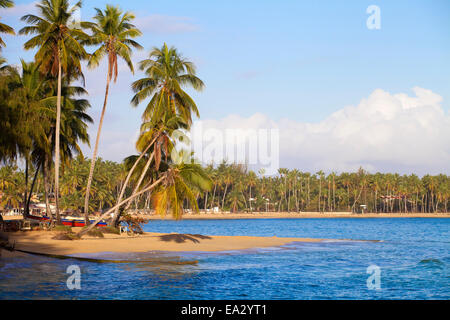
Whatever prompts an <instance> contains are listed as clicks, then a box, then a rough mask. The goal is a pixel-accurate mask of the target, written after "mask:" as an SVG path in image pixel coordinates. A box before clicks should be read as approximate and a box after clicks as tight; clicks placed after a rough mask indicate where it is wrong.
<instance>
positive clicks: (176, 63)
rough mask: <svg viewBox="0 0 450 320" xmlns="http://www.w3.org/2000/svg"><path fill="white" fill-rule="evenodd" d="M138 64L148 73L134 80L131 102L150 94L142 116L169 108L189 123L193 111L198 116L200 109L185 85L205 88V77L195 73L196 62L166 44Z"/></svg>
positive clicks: (133, 102)
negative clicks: (186, 58) (185, 88)
mask: <svg viewBox="0 0 450 320" xmlns="http://www.w3.org/2000/svg"><path fill="white" fill-rule="evenodd" d="M139 68H140V69H141V70H143V71H145V74H146V77H145V78H142V79H139V80H137V81H135V82H134V83H133V84H132V89H133V91H134V92H135V93H136V94H135V96H134V97H133V99H132V100H131V103H132V104H133V105H134V106H137V105H139V104H140V103H141V102H142V101H144V100H145V99H147V98H149V97H151V99H150V102H149V103H148V105H147V108H146V109H145V111H144V114H143V119H144V120H149V119H151V118H152V117H154V116H156V117H158V116H161V115H162V114H164V113H166V112H170V113H171V114H172V115H178V116H180V117H182V118H183V119H184V120H185V122H186V123H187V124H188V125H189V126H190V125H191V123H192V113H195V115H196V116H197V117H198V116H199V112H198V109H197V105H196V104H195V102H194V100H193V99H192V98H191V97H190V96H189V95H188V94H187V93H186V92H185V91H184V90H183V89H182V87H185V86H190V87H192V88H194V89H195V90H198V91H200V90H202V89H203V88H204V84H203V81H202V80H200V79H199V78H198V77H197V76H196V75H195V66H194V64H193V63H192V62H190V61H187V60H185V59H184V58H183V57H181V55H180V54H179V53H178V51H177V50H176V49H175V48H174V47H171V48H170V49H169V48H168V47H167V44H164V45H163V46H162V48H160V49H159V48H153V50H152V51H151V52H150V56H149V59H146V60H143V61H141V62H140V64H139Z"/></svg>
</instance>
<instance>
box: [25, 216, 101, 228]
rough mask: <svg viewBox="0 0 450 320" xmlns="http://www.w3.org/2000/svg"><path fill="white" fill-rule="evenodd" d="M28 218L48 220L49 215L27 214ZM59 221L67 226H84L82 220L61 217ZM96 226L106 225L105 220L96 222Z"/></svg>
mask: <svg viewBox="0 0 450 320" xmlns="http://www.w3.org/2000/svg"><path fill="white" fill-rule="evenodd" d="M28 218H29V219H32V220H36V221H49V220H50V218H49V217H38V216H28ZM61 222H62V224H63V225H65V226H69V227H84V226H85V223H84V220H69V219H61ZM94 222H95V221H94V220H91V223H94ZM97 226H98V227H106V226H107V223H106V222H99V223H97Z"/></svg>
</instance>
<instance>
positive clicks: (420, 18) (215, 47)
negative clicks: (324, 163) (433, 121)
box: [0, 0, 450, 171]
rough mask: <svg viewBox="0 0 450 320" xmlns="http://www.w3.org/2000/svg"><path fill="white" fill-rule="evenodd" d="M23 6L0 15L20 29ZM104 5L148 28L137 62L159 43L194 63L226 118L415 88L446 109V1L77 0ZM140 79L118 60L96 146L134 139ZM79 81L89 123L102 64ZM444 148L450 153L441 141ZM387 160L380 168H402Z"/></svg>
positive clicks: (449, 62)
mask: <svg viewBox="0 0 450 320" xmlns="http://www.w3.org/2000/svg"><path fill="white" fill-rule="evenodd" d="M29 3H30V1H16V4H17V5H18V6H17V7H16V9H13V10H11V11H1V12H0V16H1V18H2V20H3V21H4V22H5V23H9V24H10V25H12V26H14V27H15V28H16V29H19V28H20V27H21V26H23V24H22V23H21V22H18V18H19V17H20V15H21V14H24V13H25V12H26V11H27V10H29V8H30V6H28V5H27V4H29ZM106 3H111V4H119V5H120V6H121V7H122V8H123V9H125V10H130V11H133V12H134V13H135V14H136V16H137V19H138V21H137V22H139V23H136V24H137V25H138V26H140V27H141V28H142V29H143V31H144V36H143V37H141V38H140V39H139V42H140V43H141V44H142V45H143V46H144V47H145V51H144V52H139V53H138V54H137V55H136V61H139V60H140V59H142V58H143V57H144V56H145V52H148V51H149V50H150V49H151V47H153V46H161V45H162V44H163V43H164V42H167V43H168V44H169V45H174V46H176V47H177V48H178V49H179V50H180V51H181V52H182V53H183V55H184V56H185V57H188V58H189V59H191V60H192V61H194V62H195V63H196V65H197V67H198V75H199V77H200V78H201V79H203V80H204V82H205V83H206V89H205V90H204V91H203V92H202V93H193V92H192V94H193V97H194V98H195V100H196V101H197V103H198V106H199V109H200V113H201V118H202V119H205V120H219V119H226V118H227V117H228V116H230V115H233V114H234V115H239V116H240V117H242V118H247V119H248V118H250V117H251V116H252V115H254V114H256V113H261V114H263V115H265V116H266V117H267V118H268V119H270V120H273V121H275V122H279V121H283V119H289V120H292V121H296V122H298V123H316V124H317V123H320V122H322V121H324V120H326V119H327V118H328V117H329V116H330V115H331V114H332V113H334V112H337V111H339V110H341V109H343V108H344V107H346V106H349V105H353V106H356V105H358V104H359V103H360V101H361V100H362V99H367V98H368V97H369V96H370V95H371V94H372V93H373V92H374V91H375V90H376V89H382V90H384V91H386V92H388V93H391V94H397V93H404V94H407V95H410V96H414V94H413V92H412V88H414V87H420V88H425V89H427V90H431V91H432V92H433V93H434V94H437V95H439V96H440V97H442V102H441V103H440V107H441V108H442V110H443V112H444V117H445V118H446V119H447V118H448V114H449V109H450V2H449V1H447V0H433V1H425V0H423V1H418V0H408V1H401V0H396V1H376V0H370V1H363V0H355V1H348V0H347V1H334V0H330V1H325V0H321V1H317V0H316V1H287V0H282V1H264V0H259V1H252V0H246V1H207V0H204V1H198V0H191V1H170V0H167V1H158V2H156V1H141V0H133V1H129V2H128V3H125V2H123V1H112V0H109V1H85V3H84V7H83V10H82V18H83V20H89V19H90V18H91V17H92V15H93V10H92V8H93V7H99V8H103V7H104V6H105V4H106ZM369 5H377V6H379V7H380V9H381V29H380V30H369V29H368V28H367V27H366V20H367V18H368V16H369V15H368V14H367V13H366V9H367V7H368V6H369ZM21 10H22V11H21ZM5 40H6V42H7V48H5V49H4V50H3V55H4V56H5V57H7V58H8V60H9V61H10V62H11V63H13V62H14V61H16V62H18V58H19V57H24V58H26V59H28V60H29V59H31V58H32V56H33V55H32V53H31V52H23V50H22V44H23V41H24V40H25V39H24V38H23V37H15V38H13V37H9V36H7V37H5ZM103 69H104V68H103ZM139 76H140V74H139V73H137V74H136V75H135V76H134V77H133V76H132V75H131V74H130V73H129V72H127V71H126V70H125V69H124V70H123V72H122V74H121V75H120V78H119V80H118V83H117V84H116V85H115V87H114V88H113V89H112V92H113V93H112V95H111V99H110V104H109V106H108V116H107V121H108V122H107V124H106V126H105V142H104V144H103V145H102V147H101V149H100V152H101V153H102V152H103V154H104V156H105V157H109V158H113V160H120V159H121V158H122V157H123V156H125V154H120V152H119V154H117V152H116V153H114V154H111V151H108V150H116V149H114V147H112V146H111V145H110V144H111V143H114V142H116V141H117V140H118V139H125V140H124V142H123V143H128V142H129V141H131V142H132V141H133V138H134V137H135V134H136V131H137V130H138V126H139V122H140V120H139V117H140V114H141V112H142V108H143V106H141V107H140V108H138V109H132V108H130V106H129V100H130V99H131V91H130V89H129V85H130V83H131V82H132V81H133V80H135V79H137V78H138V77H139ZM87 81H88V83H87V89H88V90H89V91H90V92H91V97H90V100H91V102H92V104H93V109H92V115H93V116H94V118H95V119H96V120H97V119H98V117H97V115H98V114H99V112H100V108H101V104H102V99H103V90H104V84H105V76H104V72H102V68H99V69H98V70H95V71H92V72H87ZM94 133H95V129H93V130H91V135H94ZM446 133H447V132H443V133H442V134H446ZM92 140H93V138H92ZM109 147H110V148H109ZM116 148H117V146H116ZM86 150H87V149H86ZM128 150H129V149H128ZM441 151H442V150H441ZM86 155H87V156H89V152H87V154H86ZM444 155H446V156H449V150H448V149H446V150H444ZM330 156H332V155H330ZM386 161H387V164H385V165H384V166H385V168H384V169H385V170H388V169H389V168H390V167H391V168H398V167H400V168H401V164H395V165H394V163H393V162H392V166H390V165H389V163H390V162H389V159H384V160H383V163H385V162H386ZM300 162H301V161H300V160H299V162H298V163H300ZM295 164H296V162H295V161H293V162H292V164H288V165H290V166H294V165H295ZM422 167H424V168H425V169H424V170H426V169H429V170H438V171H439V170H440V171H449V167H448V166H447V167H444V168H439V167H436V166H435V165H433V166H431V165H430V167H427V164H426V163H424V164H423V165H422ZM375 168H376V169H378V167H377V166H375ZM413 169H414V167H412V169H411V170H413Z"/></svg>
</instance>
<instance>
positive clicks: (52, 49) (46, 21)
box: [19, 0, 88, 214]
mask: <svg viewBox="0 0 450 320" xmlns="http://www.w3.org/2000/svg"><path fill="white" fill-rule="evenodd" d="M69 2H70V1H69V0H41V2H40V3H38V4H37V5H36V7H37V8H38V11H39V15H31V14H29V15H25V16H23V17H22V21H25V22H27V23H28V24H29V26H26V27H24V28H22V29H21V30H20V31H19V34H23V35H30V34H32V35H34V37H32V38H31V39H30V40H28V41H27V42H26V43H25V44H24V48H25V49H26V50H29V49H33V48H38V50H37V53H36V55H35V60H36V62H38V63H39V64H40V65H41V71H42V72H43V73H45V74H49V75H51V76H57V79H58V80H57V84H58V85H57V88H58V89H57V102H56V105H57V107H56V109H57V110H56V131H55V147H56V149H55V199H56V212H57V214H59V204H58V202H59V200H58V197H59V168H60V130H61V128H60V127H61V125H60V124H61V88H62V74H63V72H64V74H65V75H66V76H67V77H69V76H75V75H80V74H81V60H83V59H86V58H87V56H88V54H87V53H86V51H85V49H84V48H83V46H82V45H81V43H80V41H83V40H86V39H87V38H88V35H87V34H86V33H84V32H83V31H82V30H81V29H79V28H77V26H78V25H79V26H83V24H84V23H83V22H80V23H79V24H73V23H72V22H73V18H74V14H75V12H76V11H77V10H79V9H80V8H81V1H79V2H77V3H76V4H75V5H74V6H72V7H70V4H69Z"/></svg>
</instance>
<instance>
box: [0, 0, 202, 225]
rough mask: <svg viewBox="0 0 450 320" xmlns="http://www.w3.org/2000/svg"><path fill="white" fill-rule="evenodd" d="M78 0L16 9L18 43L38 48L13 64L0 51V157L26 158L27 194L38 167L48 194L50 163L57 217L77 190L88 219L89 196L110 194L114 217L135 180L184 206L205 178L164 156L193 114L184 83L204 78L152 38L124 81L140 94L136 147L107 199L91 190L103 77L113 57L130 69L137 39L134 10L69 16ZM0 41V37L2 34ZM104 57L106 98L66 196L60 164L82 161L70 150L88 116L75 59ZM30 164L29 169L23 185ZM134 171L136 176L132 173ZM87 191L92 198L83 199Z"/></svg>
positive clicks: (137, 191)
mask: <svg viewBox="0 0 450 320" xmlns="http://www.w3.org/2000/svg"><path fill="white" fill-rule="evenodd" d="M81 5H82V3H81V1H80V2H77V3H76V4H75V5H73V6H71V5H70V3H69V1H68V0H41V1H40V2H39V3H37V4H36V7H37V10H38V14H37V15H31V14H29V15H25V16H23V17H22V21H24V22H26V23H27V24H28V25H27V26H25V27H24V28H22V29H21V30H20V31H19V34H21V35H26V36H31V38H30V39H29V40H28V41H26V42H25V44H24V49H26V50H30V49H34V50H35V52H36V53H35V59H34V61H33V62H30V63H26V62H24V61H22V68H21V69H22V70H21V71H19V70H18V68H14V67H12V66H7V65H6V61H5V60H4V59H2V60H1V63H2V65H1V66H0V67H1V69H0V72H1V74H0V77H1V79H0V94H1V95H2V96H1V102H0V114H1V116H0V123H1V130H2V132H0V135H1V138H0V139H1V140H0V161H2V162H5V163H8V162H9V163H15V161H17V159H23V160H25V163H26V165H25V172H24V175H25V190H24V195H23V196H24V199H28V198H30V196H31V194H32V193H33V188H34V185H35V181H36V180H37V179H38V176H39V175H42V179H43V182H44V183H43V184H44V194H45V195H46V197H48V194H50V183H49V177H50V176H51V175H50V170H51V168H53V169H54V170H53V179H54V180H53V184H52V190H53V193H54V199H55V202H56V212H55V216H56V220H57V221H58V222H60V207H61V204H64V207H66V206H67V205H69V204H68V203H71V204H70V206H72V207H73V206H76V207H77V208H80V205H79V202H78V198H79V195H78V196H77V192H78V193H79V194H81V195H82V196H83V197H84V208H83V211H84V215H85V220H86V223H87V224H89V223H90V220H89V214H90V213H92V209H93V208H95V206H100V207H103V206H112V203H114V202H115V206H113V208H114V209H113V211H114V217H113V219H111V221H112V222H111V223H112V224H117V222H118V221H119V218H120V214H121V212H123V209H124V207H123V206H125V209H127V208H129V206H130V203H131V201H132V200H133V199H135V198H136V197H138V196H140V195H142V192H143V190H146V191H145V192H149V191H152V195H153V198H154V200H153V202H154V203H155V204H156V207H157V209H158V210H159V211H160V212H161V213H163V212H166V211H169V210H170V211H171V212H172V213H173V214H174V215H175V216H176V217H179V216H180V214H181V213H182V206H181V207H180V203H183V202H184V201H185V200H186V199H187V201H189V200H190V201H191V202H193V200H194V197H193V190H197V189H199V190H205V189H207V188H208V187H209V185H210V181H209V179H208V177H207V176H206V174H205V173H204V171H203V169H202V168H201V167H200V166H198V165H193V164H183V163H177V164H175V163H173V161H172V160H171V158H170V154H171V151H172V149H173V147H174V145H175V144H176V141H174V139H173V138H171V133H172V132H173V131H175V130H178V129H181V128H183V129H189V127H190V125H191V123H192V113H194V114H195V115H196V116H198V109H197V107H196V105H195V102H194V101H193V100H192V99H191V98H190V97H189V95H188V94H187V93H186V92H185V91H184V90H183V89H182V88H183V87H186V86H192V87H193V88H194V89H196V90H201V89H202V88H203V86H204V85H203V82H202V81H201V80H200V79H199V78H197V77H196V75H195V66H194V65H193V64H192V63H191V62H189V61H186V60H185V59H184V58H183V57H182V56H181V54H180V53H179V52H178V51H177V50H176V49H175V48H169V47H168V46H167V45H166V44H164V46H163V47H162V48H160V49H158V48H154V49H153V50H152V51H151V52H150V55H149V57H148V59H146V60H144V61H142V62H141V63H140V65H139V67H140V68H141V70H143V71H145V73H146V77H145V78H143V79H140V80H138V81H136V82H134V83H133V84H132V88H133V90H134V91H135V96H134V97H133V99H132V104H133V105H135V106H137V105H139V104H141V103H143V102H144V101H146V100H148V104H147V107H146V109H145V111H144V115H143V124H142V128H141V137H140V138H139V141H138V144H137V149H138V151H139V152H140V154H139V155H138V156H136V157H130V158H128V159H127V161H126V163H127V164H129V165H130V168H129V172H128V173H127V175H126V177H125V180H124V181H123V183H122V185H121V190H120V191H119V192H118V196H117V198H116V199H115V201H114V199H111V198H110V197H108V196H105V197H104V198H103V199H102V200H99V195H98V193H99V190H98V189H96V186H97V184H98V183H99V180H101V179H99V178H98V177H96V166H97V165H98V161H97V153H98V146H99V143H100V136H101V130H102V126H103V121H104V116H105V112H106V108H107V104H108V95H109V89H110V85H111V81H113V82H116V81H117V78H118V60H119V58H120V59H122V60H123V61H125V63H126V64H127V65H128V67H129V69H130V70H131V71H132V72H134V66H133V63H132V60H131V55H132V50H133V49H142V46H141V45H140V44H139V43H137V42H136V41H135V40H133V39H134V38H136V37H139V36H140V35H141V32H140V31H139V30H138V29H137V28H136V26H135V25H133V24H132V22H133V20H134V18H135V17H134V15H133V14H132V13H130V12H123V11H122V10H121V9H120V8H118V7H114V6H111V5H107V6H106V8H105V9H104V10H101V9H95V10H96V15H95V16H94V17H93V21H92V22H86V21H74V17H75V12H76V11H77V10H78V9H80V8H81ZM0 6H1V7H11V6H13V2H12V1H10V0H0ZM0 32H2V33H10V34H13V33H14V30H13V29H12V28H10V27H8V26H6V25H3V24H0ZM0 40H1V39H0ZM0 45H4V42H3V41H0ZM88 48H94V49H93V52H92V53H89V52H88ZM103 58H107V62H108V69H107V74H106V90H105V99H104V104H103V108H102V112H101V118H100V121H99V125H98V130H97V137H96V140H95V145H94V148H93V155H92V158H91V163H90V166H89V171H88V172H89V174H88V176H87V179H86V187H85V188H81V187H80V186H79V185H76V186H75V185H74V186H73V188H74V189H73V190H67V191H68V193H70V196H71V197H72V198H73V200H68V198H67V197H66V198H64V197H65V195H64V194H61V192H63V193H64V190H63V189H64V188H60V180H61V174H60V168H61V167H62V168H63V169H67V171H69V170H72V169H73V168H74V166H75V167H77V166H81V164H80V163H83V165H84V162H85V159H84V158H83V160H82V161H80V160H76V161H75V162H74V160H73V159H74V157H75V156H76V155H80V154H81V150H80V147H79V144H80V143H89V136H88V134H87V126H88V124H89V123H91V122H92V119H91V118H90V117H89V116H88V115H87V114H86V109H87V108H89V107H90V104H89V102H88V100H86V99H81V98H80V96H83V95H85V94H87V92H86V91H85V90H84V89H83V87H82V86H75V85H74V83H75V82H78V83H80V82H81V83H82V84H84V75H83V70H82V69H83V68H82V65H83V61H84V62H87V66H88V67H89V68H95V67H97V66H98V65H99V63H100V61H101V60H102V59H103ZM77 161H78V162H79V163H77ZM142 163H144V165H142ZM29 168H33V170H34V172H35V175H34V178H33V182H32V183H31V187H30V190H28V189H29V178H30V175H29ZM136 175H137V176H139V178H138V180H137V181H136V183H134V182H135V181H134V176H136ZM156 181H157V182H158V183H155V182H156ZM132 183H134V184H133V185H132ZM69 185H70V184H69ZM66 186H67V185H66ZM150 186H151V188H150V189H149V187H150ZM111 187H112V185H111ZM130 190H131V191H130ZM61 196H62V197H61ZM92 196H95V197H96V200H97V201H94V202H93V203H91V201H90V198H91V197H92ZM62 199H65V200H63V201H64V203H60V200H62ZM66 201H69V202H66ZM98 201H100V204H99V203H98ZM180 201H181V202H180ZM24 203H29V201H27V200H25V201H24ZM195 205H196V204H195ZM195 205H194V206H195ZM180 208H181V209H180ZM27 210H28V209H27ZM26 214H28V212H26ZM105 217H106V215H105ZM102 218H104V217H102ZM92 227H93V226H92ZM86 232H87V231H86Z"/></svg>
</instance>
